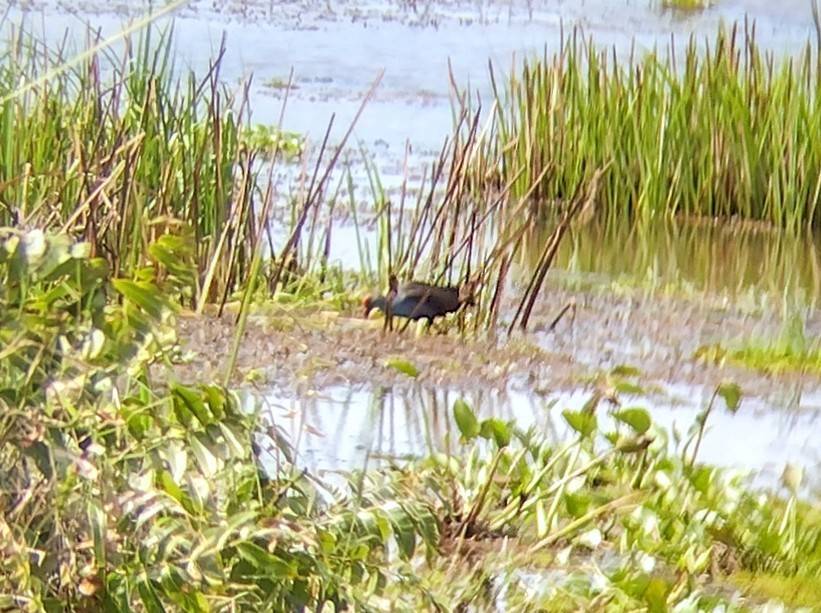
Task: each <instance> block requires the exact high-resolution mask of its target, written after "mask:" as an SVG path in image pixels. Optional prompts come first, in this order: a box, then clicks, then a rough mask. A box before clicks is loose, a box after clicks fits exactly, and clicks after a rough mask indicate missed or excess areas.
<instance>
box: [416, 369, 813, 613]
mask: <svg viewBox="0 0 821 613" xmlns="http://www.w3.org/2000/svg"><path fill="white" fill-rule="evenodd" d="M718 397H721V398H723V399H724V401H725V402H726V405H727V409H728V410H730V411H735V410H737V408H738V405H739V402H740V397H741V391H740V389H739V388H738V386H737V385H735V384H731V383H724V384H721V385H720V386H718V387H717V389H716V392H715V396H714V400H715V398H718ZM711 410H712V403H711V405H710V406H708V407H707V408H705V411H704V415H703V418H702V419H700V420H698V421H697V422H696V423H695V424H694V425H693V428H692V430H691V432H690V435H689V438H688V442H687V444H685V445H684V446H683V447H682V448H681V449H680V450H675V449H671V448H670V444H669V443H668V440H667V435H666V433H665V432H664V431H662V430H659V429H657V428H656V427H655V426H653V424H652V422H651V420H650V416H649V414H648V413H647V411H645V410H643V409H638V408H626V409H620V410H617V411H615V412H614V414H613V415H614V417H615V418H616V421H615V428H614V429H612V430H605V429H603V428H602V426H600V425H599V423H598V421H597V420H595V419H594V417H595V415H596V414H597V413H598V412H600V411H601V407H600V406H599V401H598V399H597V397H596V396H594V397H593V399H591V401H590V402H588V403H587V405H586V406H585V407H584V409H583V410H581V411H564V413H563V415H564V417H565V419H566V421H567V423H568V425H569V426H570V427H571V428H572V430H573V431H575V432H576V434H577V436H578V438H577V440H575V441H572V442H570V443H567V444H565V445H562V446H555V445H554V444H551V443H548V442H546V441H545V440H544V438H543V436H542V435H541V434H540V433H539V432H537V431H536V430H529V431H524V432H523V431H520V430H518V429H517V428H516V427H515V425H514V424H512V423H503V422H500V421H499V420H494V422H495V423H494V424H493V429H492V430H493V435H491V433H490V429H486V428H485V425H486V424H487V422H488V421H490V420H486V421H483V422H480V421H479V419H478V418H477V417H476V416H475V415H474V414H473V412H472V411H471V409H470V407H469V406H468V405H467V404H465V403H464V401H462V400H458V401H457V402H456V403H455V404H454V407H453V411H454V418H455V421H456V424H457V426H458V428H459V431H460V433H461V435H462V440H463V444H464V445H465V448H464V450H463V451H460V452H459V454H458V455H457V456H451V455H445V454H436V455H434V456H433V457H431V458H430V459H426V460H422V461H420V462H418V463H417V464H415V465H414V466H411V467H409V468H408V469H407V472H406V474H407V475H408V477H410V475H413V476H414V477H413V478H414V479H415V480H419V479H421V480H422V481H423V483H424V484H425V485H426V487H427V488H428V489H430V490H431V492H432V494H433V496H434V499H438V500H439V509H440V511H439V513H440V514H442V524H443V534H444V535H445V537H446V540H448V539H452V540H453V541H454V544H453V546H452V548H453V549H455V550H456V551H459V550H461V549H463V548H468V549H472V547H473V546H472V545H470V544H471V543H480V542H488V544H487V546H482V547H481V550H482V551H483V552H485V553H484V556H485V557H484V561H483V562H482V563H479V564H478V565H471V566H469V567H465V566H459V567H458V570H457V571H455V572H454V574H453V575H448V574H447V571H446V570H444V568H443V569H442V571H441V572H442V573H444V576H443V575H439V574H437V573H436V572H434V573H432V574H431V575H429V576H428V575H427V574H426V575H425V576H424V580H423V586H425V589H426V590H429V595H432V596H431V598H433V599H434V601H435V602H437V603H438V605H439V606H441V607H443V608H445V609H453V608H458V606H460V603H465V602H466V601H468V600H469V599H470V598H476V597H478V596H477V595H476V594H475V593H472V592H471V587H470V586H471V585H473V586H475V584H476V582H478V581H482V577H483V576H487V575H489V576H492V577H495V583H494V585H495V586H497V587H496V588H494V590H493V591H492V592H493V593H491V594H489V595H488V594H485V595H484V597H486V598H489V599H490V602H498V601H496V600H495V599H496V598H504V599H505V602H506V603H507V604H508V606H513V605H515V603H520V604H521V605H522V606H524V605H525V603H527V606H528V607H531V608H532V607H541V608H543V609H546V610H580V609H591V608H593V609H595V608H597V606H602V604H603V603H608V605H607V606H608V608H613V609H614V610H634V609H637V608H646V609H647V610H651V611H666V610H670V609H671V608H672V607H684V609H682V610H690V609H688V608H687V607H691V608H693V610H711V609H712V608H713V607H715V606H719V605H723V606H728V605H730V606H733V602H734V599H732V598H728V594H729V593H731V592H728V591H727V590H726V588H725V585H726V583H727V582H729V583H732V581H733V579H732V578H733V576H734V574H735V573H737V572H740V571H741V570H742V569H745V570H747V571H748V572H754V573H757V574H758V575H759V576H762V573H764V574H767V576H770V577H775V576H776V575H777V576H780V577H784V578H785V580H786V578H788V577H793V578H794V579H793V581H794V582H798V583H799V584H800V582H801V581H802V580H803V581H805V582H810V583H811V582H813V581H816V578H817V577H818V576H819V573H820V572H821V517H819V515H818V512H817V511H813V510H812V509H811V508H810V507H809V506H808V505H806V504H799V503H797V502H796V501H795V500H794V499H791V500H788V501H780V500H778V499H774V498H772V497H770V496H767V495H765V494H764V493H759V492H754V491H750V490H749V489H748V485H747V483H746V479H744V478H742V477H741V476H740V475H731V474H729V473H726V472H724V471H721V470H718V469H716V468H713V467H709V466H703V465H699V464H696V463H694V462H693V457H692V454H688V450H689V449H690V448H691V446H692V443H693V442H696V441H697V440H698V439H699V438H700V436H701V434H702V432H703V427H704V421H706V419H707V417H708V416H709V413H710V411H711ZM696 447H697V444H696ZM514 543H515V544H514ZM499 548H504V549H508V551H507V552H506V553H505V554H504V555H501V554H492V553H489V552H491V551H495V550H497V549H499ZM540 557H541V558H543V562H539V560H540ZM451 564H453V562H451V561H443V562H442V565H441V566H447V565H451ZM434 568H440V566H437V565H436V564H434ZM460 572H461V573H464V574H465V575H464V576H459V575H458V573H460ZM483 573H485V574H483ZM722 575H723V576H725V577H726V578H725V579H723V580H721V581H718V582H715V583H713V582H710V581H708V580H707V578H708V577H710V576H712V577H713V578H714V579H715V578H718V577H720V576H722ZM466 577H469V580H468V579H467V578H466ZM541 577H543V578H544V580H542V579H541ZM548 577H552V578H550V579H549V580H548ZM534 578H540V579H538V580H534ZM800 578H803V579H800ZM537 586H538V587H537ZM474 589H475V588H474ZM807 593H810V591H807ZM770 596H772V594H771V595H770ZM759 597H760V596H759ZM792 602H794V604H805V605H806V604H807V603H808V602H809V601H807V600H806V599H803V598H799V599H798V600H797V601H796V600H793V601H792ZM420 606H421V604H420ZM514 608H515V607H514Z"/></svg>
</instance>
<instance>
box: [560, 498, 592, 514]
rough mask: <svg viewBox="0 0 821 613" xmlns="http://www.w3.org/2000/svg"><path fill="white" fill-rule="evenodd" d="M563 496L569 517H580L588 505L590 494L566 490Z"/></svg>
mask: <svg viewBox="0 0 821 613" xmlns="http://www.w3.org/2000/svg"><path fill="white" fill-rule="evenodd" d="M563 498H564V506H565V508H566V509H567V512H568V514H569V515H570V516H571V517H575V518H578V517H581V516H582V515H584V514H585V513H587V509H588V508H589V507H590V496H587V495H585V494H578V493H570V492H566V493H565V495H564V497H563Z"/></svg>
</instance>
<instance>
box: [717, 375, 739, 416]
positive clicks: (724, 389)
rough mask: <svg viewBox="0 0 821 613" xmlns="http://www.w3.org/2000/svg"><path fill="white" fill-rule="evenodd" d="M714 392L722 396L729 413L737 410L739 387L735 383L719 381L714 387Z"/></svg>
mask: <svg viewBox="0 0 821 613" xmlns="http://www.w3.org/2000/svg"><path fill="white" fill-rule="evenodd" d="M716 393H717V394H718V395H719V396H721V397H722V398H724V402H726V403H727V410H728V411H730V413H735V412H736V411H738V407H739V406H740V405H741V387H740V386H739V385H738V384H737V383H727V382H725V383H721V384H720V385H719V386H718V388H716Z"/></svg>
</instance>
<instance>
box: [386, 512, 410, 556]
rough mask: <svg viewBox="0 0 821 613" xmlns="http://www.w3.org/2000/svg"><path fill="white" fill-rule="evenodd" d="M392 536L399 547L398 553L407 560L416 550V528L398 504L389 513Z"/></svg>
mask: <svg viewBox="0 0 821 613" xmlns="http://www.w3.org/2000/svg"><path fill="white" fill-rule="evenodd" d="M388 517H389V518H390V522H391V527H392V528H393V537H394V539H395V540H396V545H397V547H398V548H399V555H401V556H402V557H403V558H404V559H406V560H409V559H410V557H411V556H412V555H413V552H414V551H415V550H416V528H415V526H414V523H413V520H412V519H411V517H410V516H409V515H408V514H407V513H406V512H405V510H404V509H403V508H402V507H401V506H400V507H396V508H395V509H393V510H392V511H391V512H390V513H389V514H388Z"/></svg>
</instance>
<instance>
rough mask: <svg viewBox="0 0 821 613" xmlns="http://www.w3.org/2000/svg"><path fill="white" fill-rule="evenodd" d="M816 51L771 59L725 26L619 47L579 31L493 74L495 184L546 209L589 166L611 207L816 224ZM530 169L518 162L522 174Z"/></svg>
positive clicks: (744, 34)
mask: <svg viewBox="0 0 821 613" xmlns="http://www.w3.org/2000/svg"><path fill="white" fill-rule="evenodd" d="M817 66H818V61H817V50H814V49H813V48H812V46H811V45H810V43H809V42H808V43H807V45H806V47H805V48H804V49H803V51H802V52H801V53H799V54H797V55H796V56H794V57H786V58H779V57H777V56H776V55H775V54H774V53H773V52H770V51H766V50H763V49H761V48H760V47H759V46H758V44H757V43H756V38H755V27H754V25H753V24H749V23H746V22H745V24H744V25H743V27H739V25H738V24H733V25H732V26H731V27H729V28H722V29H721V30H720V31H719V32H718V33H717V35H716V37H715V39H714V40H713V41H712V42H708V43H706V44H702V43H701V42H700V41H697V40H696V39H695V38H694V37H691V38H690V39H689V41H688V42H687V44H686V45H684V47H683V48H682V47H681V45H680V44H676V41H675V40H671V41H670V42H669V44H668V46H667V48H666V49H664V50H654V51H652V52H649V53H646V54H641V55H640V54H639V53H638V51H636V50H635V49H633V50H632V51H631V52H630V54H629V56H627V57H623V56H622V57H620V56H618V54H617V53H616V50H615V49H602V48H600V47H599V46H597V45H596V44H595V41H593V40H592V39H587V40H585V39H582V38H581V34H580V32H578V31H574V32H573V33H572V34H570V35H569V36H567V37H566V38H565V39H563V42H562V46H561V49H560V50H559V51H558V52H557V53H556V54H549V53H548V51H547V50H545V53H544V55H543V57H541V58H537V59H528V60H527V61H525V62H524V64H523V66H522V67H521V70H518V69H514V70H512V72H511V74H509V75H508V77H507V79H508V80H507V81H505V82H499V80H498V78H497V74H496V72H497V69H493V70H492V74H491V76H492V78H493V81H494V83H495V97H496V102H497V108H498V110H499V112H498V113H496V114H495V115H494V117H493V121H494V123H493V135H494V138H495V146H494V149H493V151H491V152H490V153H489V156H490V157H495V156H497V155H498V156H499V157H500V158H502V159H503V160H504V161H503V164H502V166H501V168H500V171H501V173H502V180H503V181H511V183H512V185H511V192H512V194H513V195H514V196H520V195H522V194H524V193H525V192H532V197H531V208H532V210H533V211H534V212H536V213H538V214H539V215H542V216H548V215H549V212H550V211H551V209H552V207H553V206H554V205H555V203H558V202H561V200H562V199H564V198H566V197H567V195H568V194H572V193H573V192H574V191H575V189H576V186H577V185H578V184H579V182H580V181H581V180H582V177H583V176H584V175H585V173H586V172H588V170H589V169H590V168H591V167H602V166H604V165H605V164H608V163H609V164H611V168H610V171H609V172H608V175H607V180H606V181H604V182H603V184H602V187H601V192H600V195H599V206H600V209H601V210H602V211H604V212H606V213H608V214H609V215H610V216H611V217H618V218H623V217H628V218H631V219H637V220H641V221H644V222H649V221H651V220H657V219H661V218H669V217H674V216H677V215H683V216H686V217H701V216H705V217H720V218H723V219H727V220H729V219H733V218H741V219H746V220H760V221H764V222H767V223H770V224H773V225H776V226H780V227H786V228H789V229H791V230H796V231H797V230H800V229H804V228H816V229H817V228H818V227H819V225H821V221H819V219H821V218H819V215H818V204H819V201H821V170H819V169H820V168H821V147H819V145H818V143H817V140H816V139H814V138H813V137H812V135H813V134H814V133H815V132H817V128H818V126H819V125H821V111H819V107H818V105H817V104H816V101H817V99H818V97H819V92H818V88H819V83H820V82H821V81H819V76H818V73H817ZM522 169H525V172H522Z"/></svg>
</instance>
